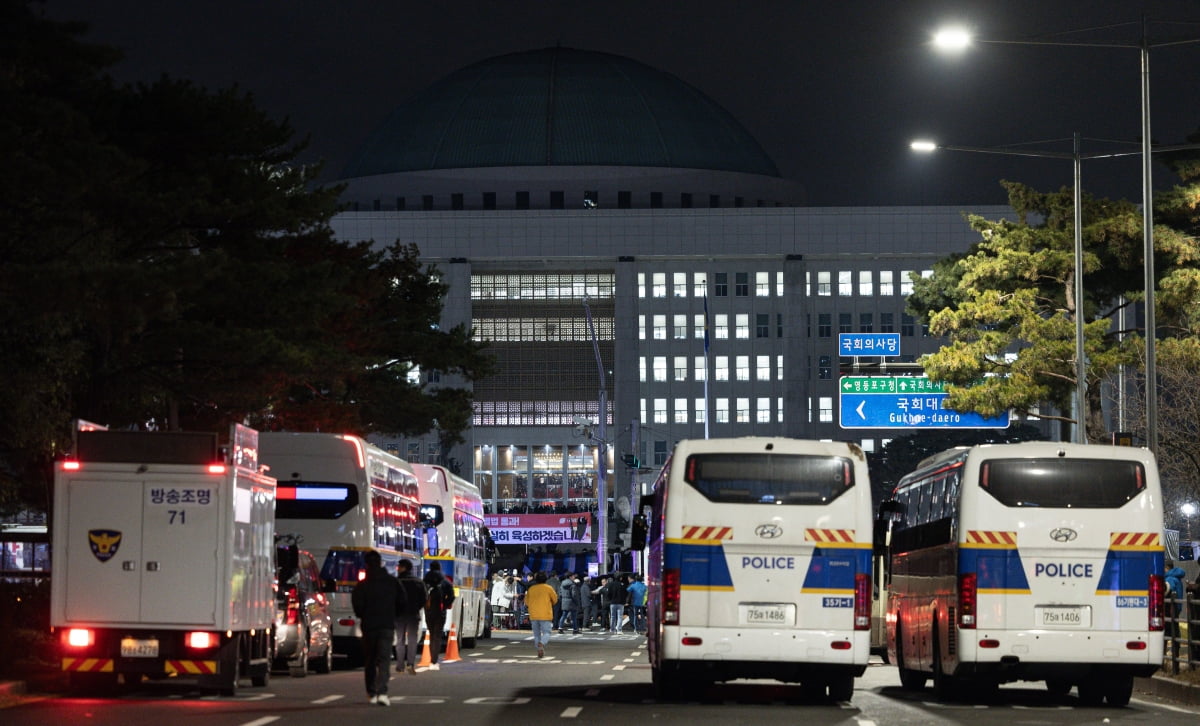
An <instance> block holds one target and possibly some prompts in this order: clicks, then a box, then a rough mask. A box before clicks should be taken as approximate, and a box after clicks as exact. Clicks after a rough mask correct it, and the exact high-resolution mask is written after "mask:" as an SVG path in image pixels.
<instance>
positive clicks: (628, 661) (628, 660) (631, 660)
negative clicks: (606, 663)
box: [621, 658, 633, 663]
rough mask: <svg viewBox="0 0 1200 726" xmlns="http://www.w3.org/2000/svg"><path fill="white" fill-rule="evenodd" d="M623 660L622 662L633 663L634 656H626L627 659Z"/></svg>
mask: <svg viewBox="0 0 1200 726" xmlns="http://www.w3.org/2000/svg"><path fill="white" fill-rule="evenodd" d="M621 662H622V663H632V662H633V658H626V659H625V660H623V661H621Z"/></svg>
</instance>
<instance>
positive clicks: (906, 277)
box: [900, 270, 913, 297]
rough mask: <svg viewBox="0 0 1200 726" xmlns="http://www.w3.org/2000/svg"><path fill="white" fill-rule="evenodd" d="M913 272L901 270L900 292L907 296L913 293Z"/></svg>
mask: <svg viewBox="0 0 1200 726" xmlns="http://www.w3.org/2000/svg"><path fill="white" fill-rule="evenodd" d="M912 274H913V271H912V270H901V271H900V294H901V295H903V296H905V297H907V296H909V295H911V294H912V291H913V281H912Z"/></svg>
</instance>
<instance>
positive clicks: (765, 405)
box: [754, 398, 771, 423]
mask: <svg viewBox="0 0 1200 726" xmlns="http://www.w3.org/2000/svg"><path fill="white" fill-rule="evenodd" d="M755 404H756V405H755V407H754V420H755V421H757V422H758V423H771V399H769V398H760V399H758V400H756V401H755Z"/></svg>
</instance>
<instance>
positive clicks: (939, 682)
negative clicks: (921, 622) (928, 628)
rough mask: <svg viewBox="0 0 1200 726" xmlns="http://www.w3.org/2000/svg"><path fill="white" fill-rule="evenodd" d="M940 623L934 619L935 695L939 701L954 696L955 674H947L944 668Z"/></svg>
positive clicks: (947, 699)
mask: <svg viewBox="0 0 1200 726" xmlns="http://www.w3.org/2000/svg"><path fill="white" fill-rule="evenodd" d="M937 628H938V623H937V621H936V620H934V621H933V629H934V630H933V695H934V698H936V699H937V700H939V701H949V700H951V699H953V698H954V696H955V692H954V685H955V684H954V676H949V675H946V672H945V671H943V670H942V668H943V666H942V649H941V643H940V642H938V635H937Z"/></svg>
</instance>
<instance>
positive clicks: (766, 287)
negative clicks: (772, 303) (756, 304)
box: [754, 272, 771, 297]
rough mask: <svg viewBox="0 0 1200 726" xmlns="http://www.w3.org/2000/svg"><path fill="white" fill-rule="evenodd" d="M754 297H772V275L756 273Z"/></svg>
mask: <svg viewBox="0 0 1200 726" xmlns="http://www.w3.org/2000/svg"><path fill="white" fill-rule="evenodd" d="M754 296H755V297H771V273H769V272H756V273H754Z"/></svg>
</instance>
